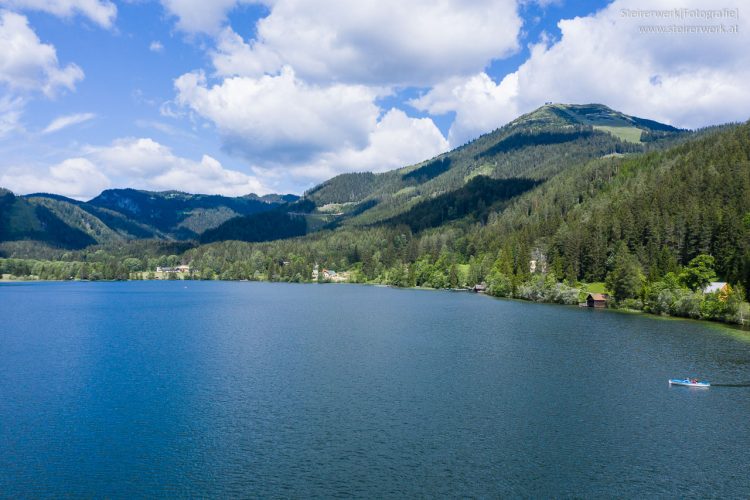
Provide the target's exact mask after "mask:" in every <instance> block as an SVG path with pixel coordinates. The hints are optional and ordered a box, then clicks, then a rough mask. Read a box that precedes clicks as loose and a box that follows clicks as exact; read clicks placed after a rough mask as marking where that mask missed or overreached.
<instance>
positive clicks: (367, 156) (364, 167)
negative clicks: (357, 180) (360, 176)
mask: <svg viewBox="0 0 750 500" xmlns="http://www.w3.org/2000/svg"><path fill="white" fill-rule="evenodd" d="M447 149H448V141H446V140H445V138H444V137H443V135H442V134H441V133H440V130H438V128H437V127H436V126H435V124H434V123H433V121H432V120H430V119H429V118H416V119H415V118H410V117H408V116H407V115H406V113H404V112H403V111H401V110H399V109H395V108H393V109H391V110H390V111H388V112H387V113H386V114H385V115H384V116H383V117H382V119H381V120H380V121H379V122H378V123H377V125H376V126H375V128H374V129H373V130H372V131H371V132H370V136H369V141H368V144H367V146H366V147H364V148H344V149H341V150H336V151H330V152H327V153H324V154H321V155H320V156H318V157H317V158H316V159H315V160H314V161H312V162H310V163H305V164H300V165H292V166H290V168H289V170H288V172H289V173H290V174H292V176H293V177H294V178H296V179H309V180H310V181H312V182H315V183H317V182H321V181H324V180H326V179H330V178H331V177H333V176H335V175H337V174H340V173H343V172H364V171H370V172H385V171H388V170H393V169H394V168H400V167H403V166H406V165H413V164H415V163H418V162H420V161H423V160H425V159H428V158H432V157H433V156H436V155H438V154H440V153H443V152H445V151H446V150H447Z"/></svg>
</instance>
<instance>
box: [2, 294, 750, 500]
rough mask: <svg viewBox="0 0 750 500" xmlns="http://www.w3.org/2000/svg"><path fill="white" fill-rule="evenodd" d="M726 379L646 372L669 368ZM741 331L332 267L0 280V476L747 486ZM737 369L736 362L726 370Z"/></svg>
mask: <svg viewBox="0 0 750 500" xmlns="http://www.w3.org/2000/svg"><path fill="white" fill-rule="evenodd" d="M687 375H690V376H697V377H700V378H705V379H707V380H710V381H711V382H714V383H721V384H729V385H731V384H734V385H738V386H735V387H729V386H724V387H723V386H717V387H712V388H710V389H690V388H681V387H672V388H670V387H669V386H668V385H667V380H668V379H669V378H672V377H684V376H687ZM748 381H750V341H748V336H747V334H746V333H741V332H736V331H733V330H731V329H729V328H726V327H723V326H719V325H711V324H707V323H700V322H692V321H683V320H666V319H659V318H654V317H648V316H643V315H631V314H622V313H615V312H610V311H595V310H588V309H578V308H575V307H565V306H554V305H542V304H531V303H524V302H517V301H508V300H497V299H493V298H490V297H484V296H478V295H473V294H468V293H450V292H432V291H418V290H397V289H388V288H380V287H368V286H356V285H290V284H272V283H230V282H170V281H165V282H127V283H33V284H22V283H12V284H2V285H0V496H7V497H27V498H28V497H61V496H71V497H113V498H131V497H167V496H169V497H174V496H178V497H214V498H216V497H218V498H224V497H236V496H243V497H255V496H264V497H267V496H270V497H313V496H317V497H351V496H360V497H362V496H366V497H434V496H451V497H455V496H485V497H487V496H505V497H507V496H526V497H529V496H533V497H540V496H541V497H550V496H556V497H572V496H577V497H602V496H605V497H635V496H640V497H643V496H671V497H691V496H718V497H748V496H750V387H748V385H750V383H749V382H748ZM743 385H744V386H743Z"/></svg>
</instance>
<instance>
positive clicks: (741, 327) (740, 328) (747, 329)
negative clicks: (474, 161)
mask: <svg viewBox="0 0 750 500" xmlns="http://www.w3.org/2000/svg"><path fill="white" fill-rule="evenodd" d="M160 281H166V282H169V281H172V282H188V281H195V282H210V281H218V282H223V283H271V284H274V283H277V284H285V285H362V286H372V287H379V288H392V289H394V290H417V291H430V292H450V293H469V294H472V295H480V296H485V297H488V298H491V299H496V300H509V301H514V302H523V303H525V304H544V305H554V306H563V307H573V308H576V309H594V308H589V307H581V306H580V305H574V304H560V303H557V302H546V301H533V300H526V299H522V298H517V297H496V296H494V295H491V294H489V293H477V292H474V291H473V290H472V289H470V288H465V289H463V288H445V289H443V288H431V287H424V286H410V287H401V286H395V285H388V284H383V283H353V282H322V283H318V282H315V281H300V282H290V281H269V280H221V279H213V280H200V279H196V280H194V279H174V280H165V279H127V280H82V279H72V280H49V279H47V280H39V279H9V278H6V277H5V276H0V284H2V283H26V284H29V283H130V282H160ZM595 310H597V311H607V312H616V313H619V314H638V315H643V316H649V317H652V318H655V319H662V320H673V321H675V320H676V321H696V322H700V323H705V324H707V325H719V326H724V327H727V328H729V329H730V330H733V331H735V332H742V333H744V334H746V335H750V324H737V323H728V322H726V321H712V320H708V319H700V318H687V317H682V316H672V315H669V314H653V313H650V312H647V311H640V310H637V309H619V308H615V307H606V308H602V309H595Z"/></svg>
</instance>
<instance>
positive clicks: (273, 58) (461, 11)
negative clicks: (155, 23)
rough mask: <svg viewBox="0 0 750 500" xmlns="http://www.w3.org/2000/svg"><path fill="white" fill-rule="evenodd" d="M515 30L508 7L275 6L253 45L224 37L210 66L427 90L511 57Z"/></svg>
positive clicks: (334, 2) (445, 0) (291, 2)
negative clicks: (282, 70)
mask: <svg viewBox="0 0 750 500" xmlns="http://www.w3.org/2000/svg"><path fill="white" fill-rule="evenodd" d="M521 25H522V21H521V18H520V17H519V16H518V13H517V7H516V3H515V1H514V0H474V1H472V2H468V3H467V2H464V1H462V0H442V1H440V2H434V1H433V0H412V1H410V2H403V1H402V0H359V1H357V2H351V1H344V0H319V1H316V2H309V1H303V0H275V1H274V2H271V12H270V14H269V16H267V17H265V18H263V19H261V20H260V21H259V22H258V25H257V32H258V35H257V39H256V40H255V41H253V42H251V43H249V44H248V43H245V42H244V41H242V39H241V38H239V37H238V35H236V34H235V33H234V32H232V31H231V30H228V31H225V32H224V33H223V34H222V36H221V37H220V38H219V44H218V47H217V50H216V52H215V53H214V55H213V62H214V66H215V68H216V71H217V74H219V75H223V76H237V75H239V76H252V77H257V76H259V75H261V74H263V73H264V72H265V73H268V72H270V73H273V72H275V71H277V70H279V68H280V67H281V66H282V65H289V66H291V67H293V68H294V70H295V71H296V72H297V74H298V75H299V76H300V77H301V78H303V79H305V80H308V81H317V82H330V81H338V82H347V83H365V84H376V85H381V84H382V85H418V86H425V85H429V84H431V83H435V82H438V81H440V80H442V79H444V78H447V77H451V76H455V75H466V74H472V73H476V72H478V71H481V70H482V69H484V67H485V66H486V65H487V64H488V63H489V62H490V61H491V60H492V59H496V58H502V57H505V56H507V55H509V54H511V53H513V52H514V51H515V50H517V47H518V45H517V36H518V33H519V30H520V28H521Z"/></svg>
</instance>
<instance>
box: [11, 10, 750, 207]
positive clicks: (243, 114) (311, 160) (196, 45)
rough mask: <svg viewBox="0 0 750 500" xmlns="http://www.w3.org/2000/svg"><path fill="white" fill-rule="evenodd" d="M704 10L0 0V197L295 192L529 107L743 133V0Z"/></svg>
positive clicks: (448, 143) (441, 145)
mask: <svg viewBox="0 0 750 500" xmlns="http://www.w3.org/2000/svg"><path fill="white" fill-rule="evenodd" d="M707 5H708V4H707V2H699V1H685V2H674V1H669V0H660V1H656V2H654V1H649V2H639V1H636V0H617V1H615V2H594V1H582V2H572V1H567V2H566V1H563V0H560V1H550V0H545V1H536V2H535V1H530V0H519V1H516V0H476V1H474V2H471V3H466V2H461V1H459V0H432V1H427V0H413V1H412V2H409V3H408V4H405V3H404V2H400V1H396V0H379V1H374V0H361V1H358V2H344V1H341V0H307V1H303V0H263V1H250V0H214V1H212V2H205V1H198V0H162V1H161V2H159V1H146V0H141V1H139V0H132V1H128V2H110V1H109V0H49V1H41V0H0V186H2V187H7V188H10V189H12V190H13V191H15V192H17V193H29V192H35V191H51V192H56V193H60V194H64V195H67V196H72V197H75V198H80V199H86V198H89V197H92V196H95V195H96V194H98V192H100V191H101V190H102V189H106V188H115V187H136V188H141V189H152V190H166V189H178V190H184V191H189V192H207V193H221V194H228V195H241V194H246V193H249V192H252V191H254V192H258V193H267V192H296V193H300V192H302V191H304V190H305V189H308V188H310V187H312V186H313V185H315V184H316V183H318V182H320V181H323V180H325V179H327V178H329V177H332V176H333V175H336V174H338V173H343V172H351V171H363V170H370V171H385V170H389V169H392V168H397V167H400V166H404V165H408V164H412V163H416V162H418V161H421V160H424V159H427V158H430V157H432V156H434V155H436V154H439V153H441V152H443V151H446V150H448V149H450V148H452V147H455V146H457V145H460V144H462V143H464V142H466V141H468V140H470V139H472V138H474V137H476V136H477V135H479V134H481V133H484V132H487V131H490V130H492V129H494V128H497V127H499V126H501V125H503V124H504V123H507V122H508V121H510V120H512V119H513V118H515V117H516V116H518V115H519V114H521V113H524V112H527V111H530V110H532V109H534V108H536V107H538V106H539V105H541V104H543V103H544V102H546V101H555V102H575V103H584V102H601V103H604V104H607V105H609V106H611V107H613V108H616V109H619V110H621V111H623V112H626V113H630V114H635V115H639V116H644V117H648V118H653V119H657V120H660V121H664V122H668V123H671V124H674V125H677V126H681V127H689V128H694V127H700V126H705V125H711V124H716V123H722V122H727V121H739V120H742V121H744V120H747V119H748V118H749V117H750V112H749V110H750V95H748V94H749V93H748V91H747V90H746V87H747V85H746V83H745V82H747V81H750V75H749V74H748V73H749V72H750V61H749V60H748V59H749V57H748V55H747V50H746V48H747V47H748V46H750V44H749V43H748V42H749V41H750V40H748V35H747V31H748V30H747V29H745V28H747V26H746V24H743V23H744V21H743V15H742V14H743V13H742V12H740V11H741V10H742V6H738V2H737V1H736V0H735V1H734V2H732V1H729V2H726V3H724V4H721V5H718V4H711V5H710V6H709V7H708V8H710V9H711V10H706V9H707ZM675 9H677V10H675ZM655 12H656V13H655ZM670 12H671V13H672V14H670ZM665 13H666V14H665ZM652 25H660V26H665V27H669V28H670V29H671V30H672V31H674V30H675V27H676V29H677V31H679V30H680V27H683V28H682V29H684V27H685V26H688V27H695V26H705V27H708V28H711V29H714V28H715V29H714V31H713V32H710V31H711V30H710V29H708V31H706V30H704V31H705V32H692V33H674V32H671V33H660V34H653V33H644V32H643V31H642V30H643V26H652ZM732 26H738V30H737V32H733V31H732V30H731V29H730V30H729V32H726V31H722V30H726V28H727V27H729V28H731V27H732Z"/></svg>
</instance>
